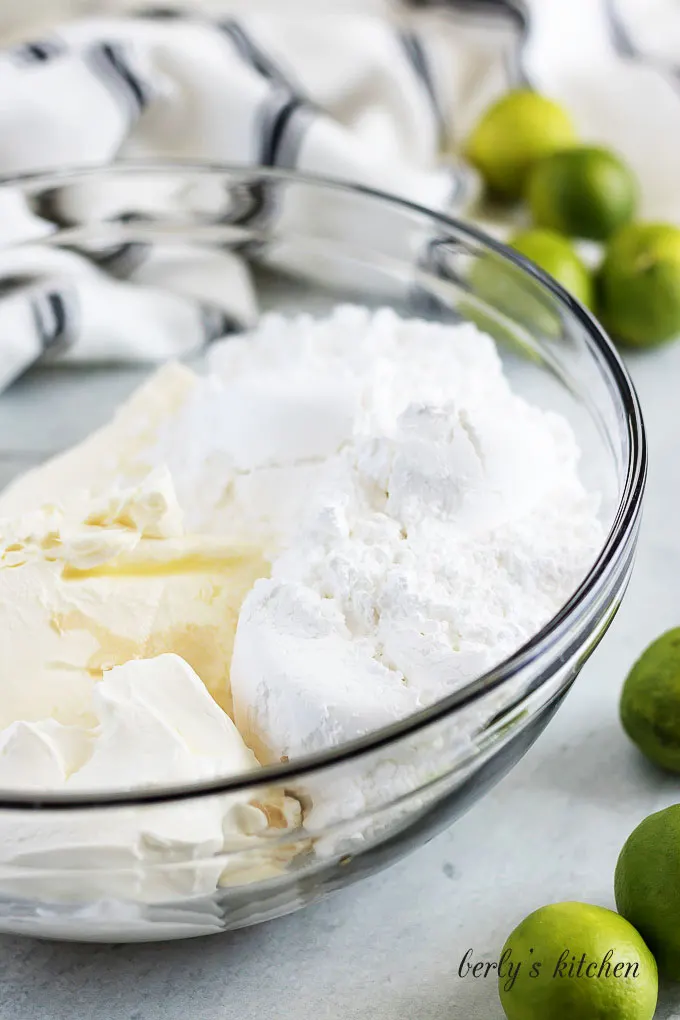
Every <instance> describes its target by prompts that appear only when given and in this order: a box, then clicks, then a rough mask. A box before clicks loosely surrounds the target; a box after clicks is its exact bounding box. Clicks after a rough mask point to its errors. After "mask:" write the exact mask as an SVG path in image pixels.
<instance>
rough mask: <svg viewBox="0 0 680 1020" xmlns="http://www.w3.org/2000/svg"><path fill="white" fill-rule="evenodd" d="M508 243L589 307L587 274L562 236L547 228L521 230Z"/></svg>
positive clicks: (590, 304) (590, 280)
mask: <svg viewBox="0 0 680 1020" xmlns="http://www.w3.org/2000/svg"><path fill="white" fill-rule="evenodd" d="M510 245H511V246H512V247H513V248H515V250H516V251H518V252H519V253H520V254H521V255H526V257H527V258H528V259H531V261H532V262H535V263H536V265H537V266H540V267H541V269H544V270H545V272H546V273H548V274H549V275H550V276H553V277H554V278H555V279H556V280H557V282H558V283H561V284H562V286H563V287H564V288H565V290H568V291H569V293H570V294H573V296H574V297H575V298H576V300H577V301H580V302H581V303H582V304H584V305H586V306H588V307H589V308H590V307H592V304H593V281H592V278H591V275H590V273H589V272H588V270H587V269H586V267H585V266H584V264H583V262H581V259H580V258H579V257H578V255H577V254H576V252H575V251H574V248H573V247H572V245H571V244H570V243H569V241H568V240H567V239H566V238H565V237H562V236H560V234H556V233H554V232H553V231H551V230H525V231H523V232H522V233H521V234H517V235H516V237H514V238H513V239H512V241H511V242H510Z"/></svg>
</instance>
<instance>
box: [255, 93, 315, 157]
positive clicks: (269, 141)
mask: <svg viewBox="0 0 680 1020" xmlns="http://www.w3.org/2000/svg"><path fill="white" fill-rule="evenodd" d="M303 108H304V104H303V102H302V100H301V99H298V98H297V97H296V96H291V95H289V94H288V93H284V92H278V91H277V92H273V93H272V94H271V95H270V96H269V97H268V98H267V101H266V102H265V104H264V107H263V108H262V110H261V112H260V117H259V125H258V126H259V130H260V133H261V137H260V158H259V162H260V163H261V164H262V165H263V166H287V167H290V166H294V162H290V160H291V159H292V160H293V161H294V159H295V155H296V153H297V150H298V148H299V141H300V137H299V136H298V132H295V138H293V122H294V120H295V119H296V114H297V113H298V112H299V111H301V110H302V109H303ZM300 123H301V122H300ZM284 159H285V160H286V162H282V160H284Z"/></svg>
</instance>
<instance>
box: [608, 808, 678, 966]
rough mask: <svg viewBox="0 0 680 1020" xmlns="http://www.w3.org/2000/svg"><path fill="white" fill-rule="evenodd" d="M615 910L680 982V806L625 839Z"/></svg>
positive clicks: (616, 882)
mask: <svg viewBox="0 0 680 1020" xmlns="http://www.w3.org/2000/svg"><path fill="white" fill-rule="evenodd" d="M614 892H615V894H616V905H617V907H618V909H619V910H620V912H621V913H622V914H623V916H624V917H626V918H628V920H629V921H630V922H631V924H634V925H635V927H636V928H637V929H638V931H639V932H640V934H641V935H642V937H643V938H644V940H645V942H646V943H647V945H648V946H649V948H650V949H651V950H652V952H653V953H654V955H655V956H656V960H657V963H658V965H659V972H660V973H661V974H662V975H663V976H664V977H668V978H671V979H672V980H674V981H678V980H680V804H675V805H674V806H673V807H669V808H666V809H665V810H664V811H657V813H656V814H653V815H650V816H649V817H648V818H645V820H644V822H641V823H640V825H638V827H637V829H635V830H634V831H633V832H632V833H631V835H630V836H629V837H628V839H627V840H626V843H625V844H624V847H623V850H622V851H621V853H620V855H619V859H618V862H617V865H616V874H615V877H614Z"/></svg>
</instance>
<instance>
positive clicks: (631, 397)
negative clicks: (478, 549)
mask: <svg viewBox="0 0 680 1020" xmlns="http://www.w3.org/2000/svg"><path fill="white" fill-rule="evenodd" d="M128 174H130V176H133V177H134V176H137V175H144V176H145V175H147V174H148V175H149V176H154V175H162V176H165V177H168V176H173V175H174V176H178V177H180V176H182V175H184V174H191V175H193V176H196V175H198V176H202V175H205V176H207V177H215V176H221V177H230V178H232V179H233V180H234V182H239V183H246V182H249V183H257V182H258V181H280V182H290V183H293V184H299V185H303V186H304V185H308V186H310V187H315V188H326V189H328V190H330V191H340V192H344V193H346V194H349V195H352V194H353V195H358V196H363V197H364V198H368V199H370V200H372V201H375V202H377V203H382V204H383V205H389V206H392V207H393V208H395V209H397V210H403V211H406V212H412V213H416V214H418V215H419V216H422V217H426V218H428V219H430V220H431V221H432V222H433V223H436V224H439V225H441V226H442V227H445V228H449V229H450V230H452V231H454V232H455V233H456V234H458V235H459V236H461V237H462V238H464V239H469V240H470V241H471V242H473V243H474V244H475V245H477V246H480V247H482V248H485V249H487V250H488V251H491V252H494V253H495V254H496V255H498V256H500V257H501V258H502V259H504V260H505V261H507V262H510V263H513V264H514V265H515V266H517V267H518V268H519V269H521V270H522V271H523V272H524V273H525V274H526V275H528V276H530V277H533V278H534V279H535V280H537V281H538V282H539V283H540V284H541V285H542V286H543V288H545V289H546V290H547V291H548V292H549V293H550V294H552V295H553V297H555V298H556V299H557V301H558V303H559V304H561V305H562V306H564V307H565V308H566V309H567V311H568V312H569V313H571V315H572V316H573V317H574V318H575V319H576V320H577V322H578V323H579V324H580V325H581V326H582V327H583V329H584V331H585V336H586V337H587V342H588V346H589V349H590V353H591V355H592V356H593V357H595V358H596V359H597V360H598V362H599V364H600V367H601V368H602V369H603V371H604V372H605V374H606V375H607V376H608V379H607V381H608V382H609V383H610V385H611V390H612V392H613V393H614V394H615V395H616V396H617V397H618V400H619V402H620V407H619V410H620V412H621V414H622V423H623V425H624V427H625V429H626V430H627V435H628V448H629V455H628V460H627V463H626V477H625V482H624V486H623V491H622V495H621V498H620V500H619V504H618V507H617V509H616V513H615V516H614V521H613V523H612V525H611V528H610V530H609V532H608V534H607V537H606V539H605V541H604V544H603V546H602V548H601V550H600V552H599V554H598V557H597V559H596V561H595V563H594V564H593V566H592V567H591V569H590V571H589V572H588V574H587V575H586V576H585V577H584V579H583V580H582V581H581V583H580V585H579V586H578V588H577V589H576V591H575V592H574V593H573V594H572V596H571V598H570V599H569V600H568V601H567V602H566V603H565V604H564V605H563V606H562V608H561V609H560V610H559V612H558V613H556V614H555V616H553V617H552V618H551V619H550V620H549V621H548V623H546V624H545V626H544V627H543V628H542V629H541V630H540V631H538V633H537V634H534V636H533V637H532V638H530V639H529V641H527V642H526V643H525V644H524V645H522V647H521V648H519V649H518V650H517V651H516V652H515V653H514V654H513V655H511V656H509V657H508V658H506V659H504V660H503V661H502V662H500V663H499V664H498V665H497V666H495V667H494V668H493V669H491V670H489V671H488V672H486V673H484V674H482V676H480V677H477V678H476V679H475V680H472V681H470V682H469V683H468V684H466V685H465V686H464V687H463V688H461V689H460V690H458V691H456V692H455V693H453V694H450V695H448V696H447V697H446V698H442V699H441V700H440V701H437V702H435V703H434V704H433V705H430V706H428V707H427V708H423V709H421V710H420V711H419V712H416V713H414V714H412V715H410V716H408V717H407V718H406V719H403V720H400V721H399V722H395V723H391V724H390V725H389V726H384V727H382V728H381V729H379V730H375V731H372V732H371V733H370V734H368V735H366V736H364V737H360V738H358V739H356V740H353V741H349V742H347V743H345V744H341V745H339V746H338V747H335V748H329V749H328V750H325V751H320V752H317V753H315V754H310V755H306V756H305V757H303V758H298V759H295V760H294V761H292V762H285V763H281V764H276V765H267V766H263V767H262V768H260V769H258V770H257V772H248V773H244V774H243V775H239V776H231V777H226V778H223V779H215V780H211V781H209V782H197V783H186V784H175V785H169V786H167V787H160V786H159V787H153V788H150V789H143V790H134V791H111V792H109V791H103V792H101V793H99V792H97V794H96V795H95V794H88V793H78V794H72V793H69V794H64V793H59V792H47V791H46V792H45V793H39V794H36V793H31V794H30V795H29V794H26V793H19V792H16V793H15V792H13V791H10V790H6V789H3V790H0V810H8V811H12V810H16V811H20V810H41V809H42V810H50V811H62V810H66V811H68V810H84V809H105V808H122V807H130V806H137V805H139V806H141V805H145V804H148V805H152V804H167V803H173V802H179V801H182V800H189V799H194V798H202V797H208V796H213V795H217V794H229V793H243V792H244V791H248V790H255V789H257V788H260V787H262V786H263V785H266V784H268V783H277V784H282V783H289V782H292V781H296V782H297V781H299V780H300V779H303V778H304V777H305V776H308V775H310V774H311V773H315V774H317V773H318V772H320V771H322V770H325V769H327V768H329V767H332V766H338V765H341V764H342V763H344V762H348V761H351V760H353V759H356V758H360V757H361V756H362V755H365V754H368V753H370V752H373V751H376V750H379V749H381V748H385V747H388V746H389V745H391V744H394V743H396V742H397V741H399V740H401V739H403V738H406V737H409V736H412V735H413V734H415V733H417V732H419V731H420V730H422V729H424V728H426V727H428V726H430V725H432V724H433V723H436V722H437V721H438V720H440V719H444V718H446V717H448V716H450V715H452V714H453V713H454V712H456V711H457V710H458V709H463V708H466V707H469V706H470V705H472V704H473V703H474V702H475V701H478V700H479V699H481V698H483V697H484V696H485V695H486V694H488V693H490V692H491V691H494V690H496V689H497V688H499V687H500V686H502V685H503V684H504V683H506V682H508V681H510V680H512V678H513V677H515V676H516V675H517V674H518V673H519V672H520V671H521V670H522V669H524V668H525V667H527V666H528V665H530V664H531V662H533V661H535V660H536V659H538V658H539V657H542V656H544V655H546V654H549V652H550V649H551V647H553V645H555V644H556V643H558V642H559V641H560V639H561V638H563V637H564V636H565V635H566V634H568V633H569V631H570V629H572V628H573V626H574V624H575V622H576V621H577V620H578V619H579V617H580V616H581V614H582V613H583V612H584V611H585V610H586V609H587V606H588V604H589V602H590V600H591V598H592V597H593V596H594V594H595V593H596V592H597V591H598V590H599V588H600V587H601V586H602V585H603V584H604V583H605V582H606V581H607V579H608V577H609V575H610V572H611V571H612V570H613V569H614V568H615V567H616V564H617V560H618V554H619V552H620V551H621V550H622V549H623V548H625V546H626V544H627V540H628V537H629V535H630V533H631V531H632V530H633V528H635V526H636V523H637V520H638V518H639V516H640V513H641V509H642V498H643V495H644V488H645V482H646V476H647V461H648V452H647V440H646V434H645V426H644V421H643V417H642V410H641V407H640V402H639V399H638V396H637V393H636V391H635V387H634V386H633V383H632V380H631V378H630V375H629V373H628V370H627V369H626V367H625V365H624V363H623V361H622V359H621V357H620V356H619V354H618V352H617V350H616V348H615V347H614V345H613V343H612V342H611V340H610V339H609V337H608V336H607V334H606V332H605V331H604V329H603V328H602V326H601V325H600V324H599V323H598V321H597V320H596V319H595V317H594V316H593V315H591V313H590V312H589V311H588V310H587V309H586V308H585V307H584V306H583V305H581V304H580V303H579V302H578V301H576V299H575V298H573V297H572V296H571V295H570V294H569V293H568V292H567V291H566V290H565V289H564V288H563V287H561V286H560V284H558V283H557V282H556V281H555V280H553V279H552V278H551V277H549V276H548V275H547V274H546V273H544V272H543V270H541V269H540V268H539V267H538V266H536V265H535V264H534V263H533V262H530V261H529V260H528V259H527V258H525V257H524V256H523V255H520V254H519V253H518V252H516V251H514V250H513V249H511V248H509V247H508V246H507V245H504V244H503V243H502V242H500V241H497V240H495V239H494V238H492V237H491V236H490V235H488V234H486V233H485V232H484V231H483V230H479V229H478V228H477V227H476V226H474V225H473V224H471V223H468V222H464V221H462V220H460V219H458V218H457V217H455V216H452V215H448V214H445V213H438V212H435V211H433V210H431V209H428V208H427V207H426V206H423V205H420V204H418V203H416V202H411V201H409V200H407V199H403V198H399V197H397V196H396V195H390V194H388V193H387V192H382V191H380V190H378V189H376V188H370V187H366V186H364V185H360V184H352V183H347V182H346V181H342V180H336V179H334V178H332V177H325V176H321V175H316V174H306V173H304V174H303V173H298V172H296V171H289V170H279V169H277V168H271V167H264V166H258V165H250V166H248V165H245V164H243V165H239V164H231V163H214V162H192V161H186V160H163V161H158V160H121V161H120V162H114V163H107V164H103V165H98V166H83V167H78V166H69V167H66V168H62V169H58V170H52V171H40V172H36V173H26V174H12V175H5V176H2V175H0V190H2V191H4V190H5V189H8V188H15V189H16V188H18V189H19V190H20V191H21V192H25V193H26V194H27V195H30V194H31V193H32V192H33V190H34V189H36V188H37V189H42V188H49V187H56V186H60V185H61V186H63V185H73V184H75V183H77V182H78V181H80V180H85V179H91V178H102V179H103V180H106V178H107V177H109V176H110V175H111V176H112V175H115V176H117V177H118V176H120V175H123V176H126V175H128ZM101 222H103V221H101ZM45 241H47V242H49V241H50V235H48V236H47V237H46V238H41V237H38V238H31V239H29V240H27V241H26V242H20V241H18V242H11V243H12V244H13V245H14V244H16V245H17V246H20V245H21V244H22V243H27V244H28V243H30V244H40V243H43V242H45ZM0 399H1V398H0Z"/></svg>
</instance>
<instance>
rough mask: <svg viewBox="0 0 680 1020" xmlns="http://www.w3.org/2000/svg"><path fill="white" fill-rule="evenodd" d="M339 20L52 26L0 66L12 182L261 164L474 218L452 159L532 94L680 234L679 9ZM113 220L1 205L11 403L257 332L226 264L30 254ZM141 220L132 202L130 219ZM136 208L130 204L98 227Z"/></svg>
mask: <svg viewBox="0 0 680 1020" xmlns="http://www.w3.org/2000/svg"><path fill="white" fill-rule="evenodd" d="M337 3H338V6H337V8H336V6H335V5H334V3H333V2H331V0H329V2H328V3H327V4H325V5H324V6H323V8H321V7H319V6H318V5H314V4H312V5H310V4H309V3H307V4H305V3H301V2H300V0H290V3H287V2H286V0H278V3H277V4H276V5H272V4H266V3H263V4H262V6H260V5H259V4H258V3H257V2H256V0H253V3H250V4H248V5H245V7H244V5H241V10H240V11H239V12H237V13H235V12H234V10H233V5H230V4H229V3H226V2H225V3H224V4H220V3H219V2H216V0H207V2H206V3H204V4H201V3H199V2H196V0H195V2H194V3H192V4H191V5H187V6H186V8H185V9H182V8H181V7H174V6H168V5H167V4H164V5H163V6H160V5H159V4H152V5H150V6H149V7H147V8H146V9H144V10H139V9H134V5H128V4H127V3H124V4H123V5H122V6H123V7H125V8H126V9H125V10H124V11H122V12H120V6H121V5H120V3H119V4H118V9H117V11H116V12H114V13H110V12H108V11H103V10H102V8H103V7H105V6H110V5H105V4H98V5H97V7H98V9H99V10H98V12H97V13H93V14H92V15H90V16H84V17H83V16H80V17H78V18H75V19H68V20H64V21H62V22H59V23H57V24H54V25H51V26H49V27H48V28H46V29H45V30H44V32H43V34H42V35H41V36H40V37H39V38H29V39H27V40H26V41H24V42H22V43H19V44H17V45H13V46H12V47H10V48H7V49H6V50H4V51H3V52H1V53H0V174H14V173H20V172H24V171H36V170H44V169H52V168H64V167H68V166H83V165H88V164H89V165H99V164H102V163H106V162H108V161H111V160H116V159H136V158H149V157H151V158H157V159H164V158H175V159H176V158H185V159H197V160H207V161H217V162H219V161H225V162H233V163H248V164H264V165H267V166H275V167H287V168H293V169H298V170H302V171H307V172H311V173H319V174H323V175H327V176H332V177H339V178H343V179H345V180H352V181H356V182H359V183H362V184H368V185H371V186H373V187H377V188H381V189H383V190H385V191H389V192H393V193H395V194H398V195H401V196H404V197H407V198H410V199H413V200H415V201H418V202H420V203H422V204H424V205H427V206H430V207H432V208H434V209H440V210H441V209H444V210H449V211H454V212H456V211H457V212H465V210H466V208H467V207H468V206H469V203H470V201H471V199H472V197H473V196H474V194H475V179H474V175H472V174H471V173H470V172H469V171H468V170H467V169H466V168H465V167H464V166H462V165H461V164H459V163H457V162H456V161H455V159H453V154H454V153H455V152H456V151H457V150H458V149H459V148H460V145H461V143H462V141H463V139H464V137H465V135H466V134H467V133H468V131H469V130H470V127H471V126H472V124H473V123H474V121H475V119H476V118H477V117H478V116H479V114H480V112H481V110H482V109H483V108H484V107H485V106H486V105H487V104H488V102H489V101H490V100H491V99H493V98H494V97H495V96H497V95H499V94H500V93H502V92H503V91H504V90H506V89H508V88H511V87H514V86H517V85H522V84H525V85H528V86H530V87H534V88H537V89H539V90H541V91H544V92H546V93H547V94H549V95H553V96H554V97H555V98H557V99H558V100H560V101H562V102H563V103H564V104H565V105H566V106H567V107H568V108H570V109H571V110H572V112H573V113H574V115H575V117H576V119H577V122H578V123H579V125H580V128H581V131H582V134H583V136H584V137H585V138H587V139H591V140H596V141H600V142H603V143H606V144H610V145H613V146H614V147H615V148H617V149H619V150H620V151H621V152H622V154H623V155H624V156H626V157H627V158H628V159H629V160H630V161H631V163H632V164H633V166H634V167H635V168H636V169H637V171H638V173H639V175H640V177H641V180H642V184H643V191H644V205H643V212H645V213H647V214H649V215H654V216H663V217H665V218H670V219H674V220H677V221H678V222H680V184H679V183H678V182H679V181H680V142H679V141H678V139H679V138H680V70H679V68H680V51H678V52H677V58H676V57H674V55H673V54H674V52H675V50H674V49H673V48H672V47H670V48H669V39H671V37H672V36H673V33H675V40H676V43H677V41H678V36H679V35H680V8H679V5H678V4H677V2H675V0H654V2H652V0H569V2H568V3H566V2H565V0H531V2H526V3H524V2H522V0H449V2H448V3H442V4H439V5H429V4H424V3H419V4H415V3H414V4H412V5H410V6H402V7H398V6H396V5H395V6H390V5H388V4H385V5H384V6H383V8H382V9H381V11H380V12H376V11H374V10H372V9H369V6H368V5H366V9H364V10H362V8H361V6H358V5H347V4H346V3H340V0H337ZM80 6H81V7H83V6H84V4H81V5H80ZM651 7H653V9H654V15H653V20H654V25H650V19H649V17H645V16H644V12H645V11H649V10H650V8H651ZM55 9H56V8H55ZM676 63H677V65H678V66H677V67H676ZM443 153H448V154H449V155H448V156H443ZM166 197H168V198H169V200H170V199H172V200H175V199H176V198H177V196H176V195H175V196H166ZM101 201H102V196H101V195H100V194H99V193H98V191H97V188H96V185H95V186H93V187H92V188H87V187H80V188H77V187H76V188H73V189H71V191H70V192H69V194H68V195H67V196H66V197H64V198H62V200H61V204H60V205H59V207H58V208H57V207H56V206H53V207H52V208H51V209H46V208H40V209H39V210H35V209H29V208H28V207H27V206H26V207H22V202H21V199H20V198H19V197H18V196H16V195H14V194H3V193H2V191H0V204H1V205H2V207H1V208H0V212H2V211H3V209H4V208H5V206H6V207H7V210H8V215H7V216H6V217H5V218H2V217H0V220H1V223H0V243H3V242H4V243H5V245H6V246H11V248H10V251H12V252H15V251H16V249H15V247H14V246H15V245H16V242H17V240H22V239H24V238H25V239H26V240H30V245H28V246H27V247H26V248H25V250H24V252H23V254H22V256H21V257H22V263H21V265H22V270H21V272H19V271H18V270H17V268H16V265H14V264H13V257H12V256H11V255H10V254H9V252H8V257H7V258H3V259H0V293H1V295H2V296H1V297H0V387H2V386H4V385H7V384H8V383H9V382H10V381H11V380H12V379H13V378H14V377H15V376H16V375H18V374H19V373H20V372H21V371H23V370H24V369H25V368H27V367H28V366H29V365H30V364H32V363H33V362H34V361H36V360H37V359H38V358H41V357H45V356H46V355H49V356H50V357H52V358H61V359H67V360H81V361H89V360H100V361H101V360H115V359H121V358H125V359H140V360H161V359H163V358H166V357H171V356H181V355H183V354H187V353H189V352H192V351H194V350H196V349H197V348H199V347H200V346H202V345H203V344H205V343H207V342H209V341H210V340H211V339H213V338H214V337H216V336H219V335H222V334H224V333H225V331H227V330H232V329H238V328H240V327H242V326H245V325H248V324H249V323H250V322H251V321H252V320H253V318H254V316H255V314H256V308H255V302H254V295H253V293H252V290H251V287H250V283H249V278H248V272H247V269H246V267H245V266H244V264H243V262H242V261H241V260H240V259H239V258H238V257H237V256H236V255H234V254H233V253H231V252H228V251H224V252H212V253H208V252H207V251H206V250H205V249H203V250H201V249H196V250H193V251H192V250H185V251H183V252H181V253H178V252H177V251H172V250H171V251H168V250H165V248H163V249H159V248H158V247H157V246H156V247H154V246H151V245H137V246H132V247H131V246H125V245H124V246H122V247H121V248H120V249H114V250H113V251H98V252H90V253H89V255H90V257H88V256H86V255H84V254H76V253H69V258H68V266H67V265H66V263H65V262H64V261H63V260H62V261H61V262H60V264H59V266H58V267H57V266H55V265H54V264H53V262H52V261H50V260H51V259H52V256H54V254H55V253H54V252H50V255H49V257H48V258H46V257H45V249H44V247H43V246H41V245H40V236H41V234H45V233H49V231H50V230H51V229H53V226H52V225H51V219H52V218H54V217H55V216H56V218H57V220H60V219H61V220H62V221H63V220H64V218H66V219H70V220H75V221H79V220H83V219H87V218H88V216H89V215H93V216H94V215H97V216H101V215H102V206H101ZM145 201H146V198H145V196H143V195H140V194H138V193H135V196H134V202H135V205H136V206H137V207H138V211H139V210H140V209H143V208H144V202H145ZM150 201H152V202H153V201H155V199H153V198H152V199H150ZM129 204H130V201H129V195H128V196H127V197H126V194H125V188H124V186H123V190H122V192H121V194H120V202H119V204H118V206H117V207H116V205H115V203H114V206H113V207H112V208H110V209H109V210H108V215H110V216H115V215H116V214H123V213H125V212H127V211H129ZM322 214H323V210H319V208H318V206H316V207H314V208H313V209H312V208H309V209H305V208H304V207H303V208H297V209H296V210H295V215H297V216H301V217H303V218H304V217H305V215H307V216H312V215H314V216H318V215H322ZM337 220H338V218H337V217H336V218H335V220H334V221H333V223H334V229H342V230H346V231H348V232H350V233H351V232H352V231H357V230H359V229H361V230H365V229H366V228H367V227H366V224H358V223H352V222H350V221H346V222H345V221H340V223H339V225H337V223H336V221H337ZM2 224H5V226H3V225H2ZM368 226H369V227H370V226H371V225H368ZM372 229H373V230H374V231H379V230H380V229H381V224H380V223H376V224H373V225H372ZM64 254H66V253H64Z"/></svg>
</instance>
